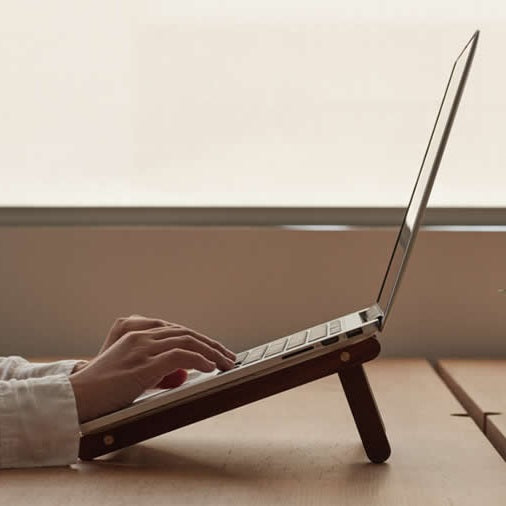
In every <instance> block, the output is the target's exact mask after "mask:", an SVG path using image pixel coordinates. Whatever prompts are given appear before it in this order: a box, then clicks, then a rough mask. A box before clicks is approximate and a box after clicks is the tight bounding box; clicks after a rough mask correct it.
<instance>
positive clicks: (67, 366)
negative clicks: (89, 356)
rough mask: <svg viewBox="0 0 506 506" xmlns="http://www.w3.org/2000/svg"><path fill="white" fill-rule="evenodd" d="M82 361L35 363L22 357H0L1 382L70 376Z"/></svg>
mask: <svg viewBox="0 0 506 506" xmlns="http://www.w3.org/2000/svg"><path fill="white" fill-rule="evenodd" d="M79 362H82V360H59V361H57V362H48V363H34V362H28V360H25V359H24V358H22V357H16V356H13V357H0V380H10V379H27V378H42V377H44V376H52V375H54V374H65V375H67V376H68V375H69V374H70V373H71V372H72V369H73V368H74V366H75V365H76V364H77V363H79Z"/></svg>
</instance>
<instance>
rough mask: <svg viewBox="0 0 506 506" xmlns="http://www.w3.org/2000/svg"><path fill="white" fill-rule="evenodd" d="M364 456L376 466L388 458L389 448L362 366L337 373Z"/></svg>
mask: <svg viewBox="0 0 506 506" xmlns="http://www.w3.org/2000/svg"><path fill="white" fill-rule="evenodd" d="M338 374H339V379H340V380H341V384H342V385H343V388H344V393H345V394H346V398H347V399H348V404H349V405H350V409H351V412H352V414H353V418H354V419H355V424H356V425H357V429H358V432H359V434H360V437H361V439H362V444H363V445H364V449H365V452H366V454H367V456H368V457H369V460H371V462H374V463H375V464H380V463H382V462H385V460H387V459H388V457H389V456H390V444H389V442H388V438H387V435H386V432H385V427H384V425H383V421H382V419H381V415H380V413H379V411H378V406H377V405H376V401H375V399H374V395H373V393H372V390H371V387H370V386H369V381H368V380H367V376H366V374H365V371H364V367H363V365H362V364H358V365H356V366H353V367H350V368H347V369H343V370H342V371H338Z"/></svg>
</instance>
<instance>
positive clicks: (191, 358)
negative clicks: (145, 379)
mask: <svg viewBox="0 0 506 506" xmlns="http://www.w3.org/2000/svg"><path fill="white" fill-rule="evenodd" d="M154 364H155V367H156V368H157V369H158V370H159V371H160V372H159V379H158V381H161V379H162V378H163V377H164V376H165V373H166V372H167V371H173V370H174V369H196V370H197V371H201V372H212V371H214V370H215V369H216V364H215V363H214V362H212V361H211V360H208V359H207V358H206V357H204V356H203V355H201V354H200V353H196V352H194V351H189V350H181V349H174V350H169V351H166V352H163V353H160V354H159V355H158V356H157V357H156V359H155V361H154Z"/></svg>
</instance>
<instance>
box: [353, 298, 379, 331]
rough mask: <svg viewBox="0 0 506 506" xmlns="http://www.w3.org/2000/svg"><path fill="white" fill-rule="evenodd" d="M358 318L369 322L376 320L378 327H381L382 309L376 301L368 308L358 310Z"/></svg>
mask: <svg viewBox="0 0 506 506" xmlns="http://www.w3.org/2000/svg"><path fill="white" fill-rule="evenodd" d="M359 315H360V319H361V320H362V322H364V323H365V322H370V321H372V320H378V328H379V329H380V330H381V329H382V327H383V326H382V320H383V316H384V314H383V311H382V310H381V308H380V307H379V305H378V303H374V304H373V305H372V306H371V307H370V308H368V309H366V310H364V311H360V312H359Z"/></svg>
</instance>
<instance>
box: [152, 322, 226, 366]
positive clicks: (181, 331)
mask: <svg viewBox="0 0 506 506" xmlns="http://www.w3.org/2000/svg"><path fill="white" fill-rule="evenodd" d="M157 330H160V329H153V332H154V333H157ZM163 330H167V331H168V332H169V334H167V336H163V337H169V336H181V335H191V336H193V337H195V338H196V339H198V340H199V341H202V342H203V343H205V344H207V345H208V346H210V347H211V348H214V349H215V350H217V351H219V352H220V353H221V354H222V355H225V356H226V357H227V358H228V359H230V360H234V361H235V359H236V355H235V353H234V352H233V351H231V350H229V349H228V348H226V347H225V346H223V345H222V344H221V343H220V342H218V341H216V340H214V339H211V338H210V337H208V336H206V335H205V334H201V333H200V332H197V331H195V330H192V329H189V328H187V327H183V326H182V325H175V326H172V327H169V328H168V329H163Z"/></svg>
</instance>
